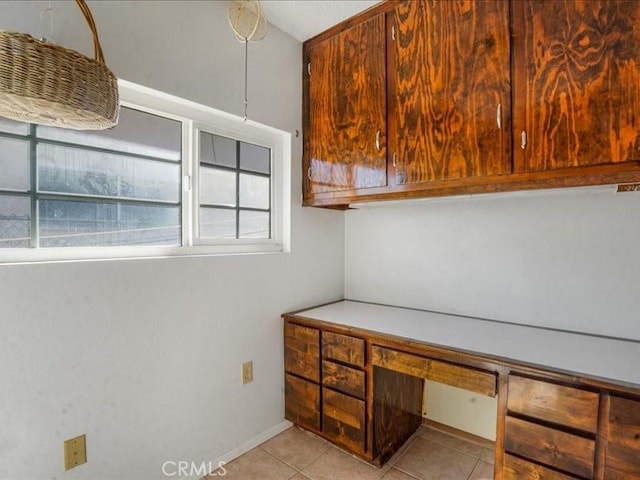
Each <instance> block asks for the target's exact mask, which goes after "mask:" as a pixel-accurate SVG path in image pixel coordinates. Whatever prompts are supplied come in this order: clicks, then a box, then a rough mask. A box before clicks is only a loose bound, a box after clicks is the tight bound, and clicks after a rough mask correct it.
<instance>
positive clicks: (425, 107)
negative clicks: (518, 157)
mask: <svg viewBox="0 0 640 480" xmlns="http://www.w3.org/2000/svg"><path fill="white" fill-rule="evenodd" d="M394 22H395V25H396V29H397V36H396V40H395V42H393V46H392V47H390V48H393V51H394V52H395V72H394V77H393V79H392V82H393V99H394V101H393V105H394V107H395V110H394V112H393V115H392V116H391V118H392V119H393V121H395V124H394V128H393V129H392V130H393V131H395V132H396V137H397V142H395V143H396V145H395V151H397V154H398V162H397V169H398V173H397V175H396V183H398V184H403V183H418V182H429V181H434V180H447V179H454V178H465V177H474V176H484V175H496V174H504V173H509V172H510V171H511V155H510V151H511V142H510V139H511V131H510V110H511V103H510V102H511V94H510V92H511V90H510V70H509V68H510V67H509V65H510V63H509V56H510V46H509V4H508V2H507V1H504V0H487V1H483V2H474V1H458V2H453V1H446V2H445V1H440V0H429V1H427V0H420V1H407V2H401V3H400V4H399V5H398V6H397V7H396V8H395V11H394ZM390 75H391V74H390ZM498 105H501V109H502V113H501V124H502V125H501V126H502V128H499V127H498V122H497V115H498Z"/></svg>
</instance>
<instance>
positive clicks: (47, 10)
mask: <svg viewBox="0 0 640 480" xmlns="http://www.w3.org/2000/svg"><path fill="white" fill-rule="evenodd" d="M53 14H54V11H53V6H52V4H51V0H49V5H48V6H47V8H45V9H44V10H42V12H41V13H40V21H41V22H42V23H43V24H44V21H45V20H44V19H45V17H46V16H47V15H48V16H49V36H48V37H42V41H43V42H45V43H46V42H50V43H55V40H54V38H53ZM43 30H44V28H43Z"/></svg>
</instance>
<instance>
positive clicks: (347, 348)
mask: <svg viewBox="0 0 640 480" xmlns="http://www.w3.org/2000/svg"><path fill="white" fill-rule="evenodd" d="M322 356H323V358H327V359H330V360H337V361H339V362H344V363H348V364H350V365H355V366H356V367H360V368H364V340H362V339H361V338H356V337H350V336H348V335H341V334H339V333H333V332H322Z"/></svg>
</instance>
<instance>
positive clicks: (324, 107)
mask: <svg viewBox="0 0 640 480" xmlns="http://www.w3.org/2000/svg"><path fill="white" fill-rule="evenodd" d="M329 8H330V7H329ZM305 59H306V61H307V63H306V65H305V67H304V68H305V71H304V72H303V75H304V77H305V92H306V97H307V98H305V99H304V100H305V108H304V110H305V115H306V119H305V120H306V121H305V124H306V128H305V153H304V157H305V158H304V170H305V171H304V176H305V180H304V193H305V198H309V197H311V196H313V195H314V194H317V193H324V192H340V191H345V190H357V189H363V188H371V187H383V186H385V185H386V184H387V154H386V145H385V144H386V115H387V109H386V74H385V72H386V55H385V16H384V14H379V15H377V16H375V17H373V18H371V19H369V20H367V21H365V22H363V23H360V24H357V25H355V26H352V27H350V28H348V29H347V30H344V31H342V32H341V33H339V34H337V35H334V36H332V37H330V38H328V39H325V40H322V41H320V42H319V43H311V44H309V45H306V47H305Z"/></svg>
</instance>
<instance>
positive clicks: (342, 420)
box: [322, 388, 365, 453]
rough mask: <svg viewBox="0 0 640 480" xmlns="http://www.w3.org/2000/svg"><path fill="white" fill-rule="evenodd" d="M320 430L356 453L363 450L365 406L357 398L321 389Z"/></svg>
mask: <svg viewBox="0 0 640 480" xmlns="http://www.w3.org/2000/svg"><path fill="white" fill-rule="evenodd" d="M322 431H323V433H324V434H325V435H326V436H327V437H329V438H330V439H331V440H332V441H334V442H336V443H337V444H339V445H342V446H344V447H346V448H348V449H349V450H351V451H353V452H356V453H363V452H364V451H365V408H364V402H363V401H362V400H357V399H355V398H352V397H348V396H347V395H343V394H342V393H338V392H334V391H333V390H329V389H327V388H323V389H322Z"/></svg>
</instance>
